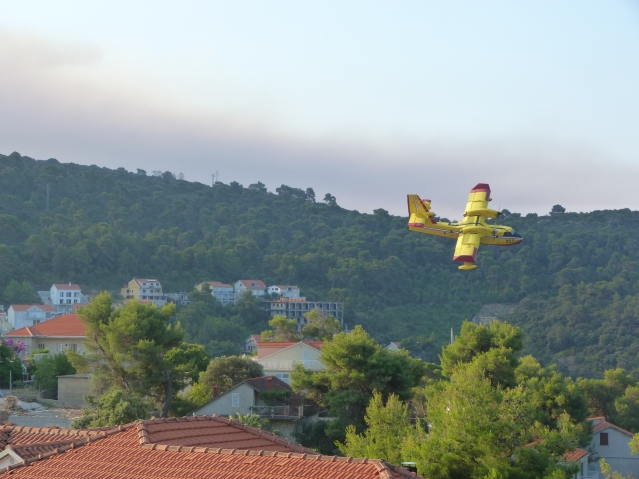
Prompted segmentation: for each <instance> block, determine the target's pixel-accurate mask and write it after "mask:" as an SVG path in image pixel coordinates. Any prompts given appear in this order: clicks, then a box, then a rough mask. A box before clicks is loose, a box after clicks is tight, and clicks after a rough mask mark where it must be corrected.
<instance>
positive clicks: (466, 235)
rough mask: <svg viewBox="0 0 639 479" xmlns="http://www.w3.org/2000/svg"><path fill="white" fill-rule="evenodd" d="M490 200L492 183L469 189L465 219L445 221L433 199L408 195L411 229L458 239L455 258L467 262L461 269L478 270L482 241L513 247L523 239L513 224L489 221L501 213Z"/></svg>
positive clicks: (409, 227)
mask: <svg viewBox="0 0 639 479" xmlns="http://www.w3.org/2000/svg"><path fill="white" fill-rule="evenodd" d="M491 200H492V199H491V197H490V186H488V185H487V184H486V183H479V184H478V185H477V186H475V187H474V188H473V189H472V190H470V195H469V196H468V203H467V204H466V211H464V219H463V220H462V221H459V222H457V223H446V222H442V221H437V220H436V219H435V213H433V212H432V211H431V210H430V200H422V199H421V198H420V197H419V196H417V195H408V214H409V216H410V217H409V219H408V229H410V230H411V231H417V232H418V233H426V234H429V235H435V236H444V237H446V238H455V239H456V240H457V246H456V247H455V254H454V255H453V261H461V262H463V263H464V264H462V265H461V266H460V267H459V269H462V270H471V269H475V268H476V267H477V265H476V264H475V260H476V259H477V251H478V250H479V245H480V244H491V245H497V246H512V245H515V244H518V243H521V242H522V241H523V240H524V238H522V236H521V235H520V234H519V233H517V232H516V231H514V230H513V229H512V228H511V227H510V226H497V225H493V224H488V223H486V220H487V219H489V218H497V217H498V216H499V211H496V210H491V209H488V202H489V201H491Z"/></svg>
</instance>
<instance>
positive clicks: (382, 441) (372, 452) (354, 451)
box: [337, 391, 426, 464]
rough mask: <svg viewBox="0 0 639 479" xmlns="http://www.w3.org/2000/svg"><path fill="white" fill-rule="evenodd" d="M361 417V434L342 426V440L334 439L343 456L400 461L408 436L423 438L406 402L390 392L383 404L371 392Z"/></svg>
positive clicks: (422, 433) (394, 462) (375, 394)
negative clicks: (362, 420)
mask: <svg viewBox="0 0 639 479" xmlns="http://www.w3.org/2000/svg"><path fill="white" fill-rule="evenodd" d="M364 420H365V421H366V426H367V429H366V431H365V432H364V433H363V434H357V431H356V429H355V426H353V425H350V426H348V427H347V428H346V439H345V441H344V443H343V444H342V443H339V442H338V444H337V445H338V447H339V450H340V452H341V453H342V454H344V455H345V456H351V457H375V458H381V459H384V460H386V461H388V462H390V463H391V464H400V463H401V462H402V449H403V447H404V442H405V441H406V440H407V438H408V437H411V438H412V440H413V441H415V442H419V441H423V440H425V439H426V434H425V432H424V431H423V430H422V429H421V428H419V427H414V426H413V425H412V424H411V413H410V410H409V407H408V404H406V403H403V402H402V401H400V399H399V397H398V396H397V395H395V394H390V395H389V396H388V401H387V402H386V404H384V400H383V398H382V395H381V394H380V393H378V392H377V391H375V392H374V393H373V397H372V398H371V400H370V403H369V405H368V408H366V416H365V418H364Z"/></svg>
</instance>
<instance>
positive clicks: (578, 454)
mask: <svg viewBox="0 0 639 479" xmlns="http://www.w3.org/2000/svg"><path fill="white" fill-rule="evenodd" d="M587 455H588V451H586V450H584V449H579V448H577V449H575V450H574V451H570V452H567V453H566V454H564V459H565V460H566V461H568V462H577V461H578V460H579V459H581V458H582V457H584V456H587Z"/></svg>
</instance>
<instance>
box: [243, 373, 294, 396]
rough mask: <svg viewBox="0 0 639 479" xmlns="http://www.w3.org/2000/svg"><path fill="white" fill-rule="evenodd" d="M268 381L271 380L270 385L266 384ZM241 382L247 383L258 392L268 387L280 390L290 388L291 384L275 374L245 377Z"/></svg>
mask: <svg viewBox="0 0 639 479" xmlns="http://www.w3.org/2000/svg"><path fill="white" fill-rule="evenodd" d="M269 381H270V382H271V386H270V387H269V384H268V383H269ZM243 382H244V383H246V384H248V385H249V386H251V387H252V388H253V389H255V390H256V391H258V392H262V391H266V390H268V389H277V390H280V391H290V390H291V386H289V385H288V384H286V383H285V382H284V381H282V380H281V379H280V378H277V377H275V376H260V377H259V378H251V379H245V380H244V381H243Z"/></svg>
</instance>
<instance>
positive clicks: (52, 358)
mask: <svg viewBox="0 0 639 479" xmlns="http://www.w3.org/2000/svg"><path fill="white" fill-rule="evenodd" d="M75 373H76V369H75V368H74V367H73V365H72V364H71V362H70V361H69V358H68V357H67V355H66V354H65V353H58V354H50V355H47V356H44V357H42V358H40V360H39V361H38V362H37V363H35V383H36V385H37V386H38V387H39V388H40V389H41V390H49V391H51V392H52V393H53V395H54V396H56V397H57V395H58V376H64V375H66V374H75Z"/></svg>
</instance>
